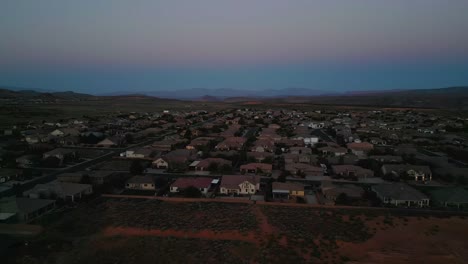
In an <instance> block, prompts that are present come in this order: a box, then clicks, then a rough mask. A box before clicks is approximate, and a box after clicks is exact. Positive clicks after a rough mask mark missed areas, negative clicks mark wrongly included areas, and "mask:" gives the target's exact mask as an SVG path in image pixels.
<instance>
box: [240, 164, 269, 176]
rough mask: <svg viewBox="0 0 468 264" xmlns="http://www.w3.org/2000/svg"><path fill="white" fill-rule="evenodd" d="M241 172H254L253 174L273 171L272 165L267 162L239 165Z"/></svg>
mask: <svg viewBox="0 0 468 264" xmlns="http://www.w3.org/2000/svg"><path fill="white" fill-rule="evenodd" d="M240 171H241V173H242V174H246V173H254V174H266V175H268V174H271V173H272V171H273V165H271V164H267V163H248V164H244V165H241V166H240Z"/></svg>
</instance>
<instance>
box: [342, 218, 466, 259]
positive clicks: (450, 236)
mask: <svg viewBox="0 0 468 264" xmlns="http://www.w3.org/2000/svg"><path fill="white" fill-rule="evenodd" d="M407 219H408V221H407V222H404V221H402V220H400V219H396V218H393V222H394V223H395V226H394V227H389V226H386V225H384V224H382V223H380V224H379V225H373V224H372V223H370V225H369V226H371V225H372V226H374V227H376V228H377V232H376V234H375V235H374V236H373V237H372V238H371V239H369V240H367V241H366V242H364V243H346V242H339V243H338V245H339V249H338V251H339V252H340V254H341V255H344V256H347V257H349V258H350V259H351V260H353V262H350V263H392V264H403V263H426V264H431V263H434V264H435V263H467V262H466V261H467V260H468V252H467V251H466V247H467V246H468V242H467V241H466V238H467V237H468V228H464V226H465V227H466V226H467V221H466V220H463V219H461V218H450V219H434V218H432V219H431V218H428V219H418V218H414V217H413V218H407ZM435 226H437V227H438V230H439V231H437V232H433V233H430V230H431V229H432V228H434V227H435Z"/></svg>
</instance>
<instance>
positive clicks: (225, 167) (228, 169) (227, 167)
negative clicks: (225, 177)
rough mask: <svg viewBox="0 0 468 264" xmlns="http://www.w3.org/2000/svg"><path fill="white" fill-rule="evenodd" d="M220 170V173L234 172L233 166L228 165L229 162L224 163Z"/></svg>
mask: <svg viewBox="0 0 468 264" xmlns="http://www.w3.org/2000/svg"><path fill="white" fill-rule="evenodd" d="M218 171H219V172H220V173H224V174H225V173H230V172H232V166H230V165H228V164H224V165H223V166H221V167H220V168H219V169H218Z"/></svg>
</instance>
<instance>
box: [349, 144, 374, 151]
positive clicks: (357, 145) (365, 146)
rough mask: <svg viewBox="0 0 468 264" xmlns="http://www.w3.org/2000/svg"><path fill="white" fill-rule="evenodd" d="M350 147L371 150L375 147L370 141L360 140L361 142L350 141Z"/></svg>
mask: <svg viewBox="0 0 468 264" xmlns="http://www.w3.org/2000/svg"><path fill="white" fill-rule="evenodd" d="M346 146H347V147H348V148H349V149H354V150H371V149H373V148H374V145H372V144H371V143H369V142H360V143H356V142H353V143H348V144H347V145H346Z"/></svg>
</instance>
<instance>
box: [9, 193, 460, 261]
mask: <svg viewBox="0 0 468 264" xmlns="http://www.w3.org/2000/svg"><path fill="white" fill-rule="evenodd" d="M142 208H148V209H149V210H148V211H142V210H143V209H142ZM232 211H236V212H239V213H240V214H242V215H244V216H245V217H244V218H249V219H250V218H252V220H251V221H250V220H249V222H247V224H248V225H246V226H245V227H246V228H244V229H236V228H235V227H236V226H237V227H241V226H242V225H235V223H234V222H239V221H244V220H243V219H244V218H238V215H231V212H232ZM151 212H153V213H151ZM217 212H218V213H219V212H221V213H219V214H217ZM207 213H209V214H211V216H210V218H206V217H205V216H207ZM131 214H135V215H136V217H130V218H126V219H125V220H122V219H123V217H128V215H131ZM228 214H229V215H228ZM364 214H365V215H364ZM200 216H202V217H200ZM182 217H183V218H184V219H181V218H182ZM231 217H234V218H236V219H234V218H231ZM118 219H120V220H119V221H117V220H118ZM187 219H193V220H187ZM45 220H47V219H45ZM161 222H162V223H161ZM164 222H173V223H172V224H164ZM229 223H230V224H229ZM43 225H44V232H43V233H42V234H41V235H40V236H39V237H38V238H37V240H31V241H29V242H30V243H28V244H29V245H28V246H27V247H26V246H19V247H18V248H14V249H11V250H10V252H9V254H10V255H9V256H7V258H5V259H6V262H5V263H88V264H93V263H200V262H204V263H334V264H335V263H352V264H354V263H364V264H370V263H373V264H374V263H391V264H402V263H429V264H431V263H468V251H466V250H465V249H466V248H467V246H468V240H467V238H468V220H467V219H463V218H460V217H451V218H435V217H413V216H412V217H408V216H395V215H393V216H392V215H389V214H388V213H382V212H380V211H372V212H370V211H364V210H357V209H354V210H349V209H348V210H346V209H342V208H341V209H335V210H333V209H331V208H307V207H288V206H275V205H259V204H256V205H246V204H233V203H216V204H213V203H207V204H199V205H197V203H190V202H186V203H184V202H176V203H175V202H166V201H145V200H142V199H138V200H116V199H108V200H103V201H102V202H101V203H100V204H96V203H92V204H90V205H87V206H86V205H82V207H80V208H78V209H74V211H72V212H67V213H66V214H63V215H62V216H57V217H56V218H55V220H52V218H51V219H50V220H47V221H44V223H43ZM345 241H347V242H345ZM31 259H34V261H33V262H31ZM2 263H3V262H2Z"/></svg>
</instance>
